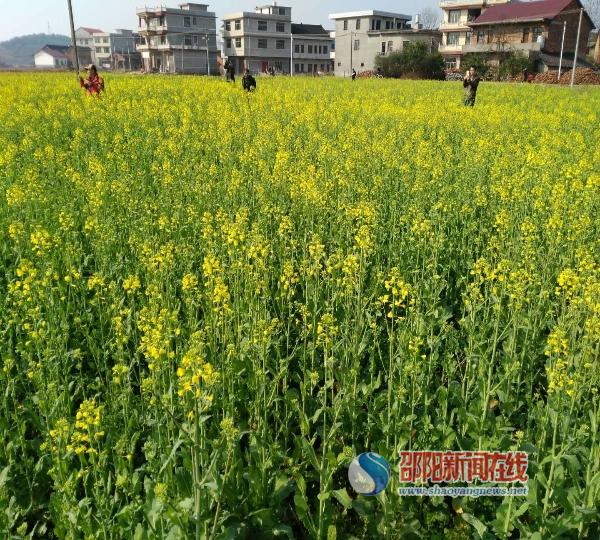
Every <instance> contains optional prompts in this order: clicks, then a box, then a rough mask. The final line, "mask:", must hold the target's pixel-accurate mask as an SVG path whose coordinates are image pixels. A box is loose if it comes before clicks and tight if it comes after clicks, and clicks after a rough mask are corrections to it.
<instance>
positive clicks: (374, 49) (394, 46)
mask: <svg viewBox="0 0 600 540" xmlns="http://www.w3.org/2000/svg"><path fill="white" fill-rule="evenodd" d="M329 18H330V19H332V20H334V21H335V74H336V75H338V76H348V75H350V73H351V72H352V69H355V70H356V71H357V72H361V71H372V70H374V69H375V59H376V57H377V56H378V55H382V54H383V55H386V54H389V53H391V52H396V51H402V50H403V48H404V46H405V45H406V44H407V43H410V42H415V41H424V42H425V43H427V44H428V45H429V47H430V50H431V51H432V52H434V51H436V50H437V48H438V44H439V42H440V38H441V35H440V33H439V32H438V31H436V30H423V29H421V28H419V26H418V25H414V27H413V25H411V24H410V21H411V18H412V17H411V16H410V15H402V14H400V13H390V12H387V11H378V10H369V11H352V12H347V13H334V14H332V15H329Z"/></svg>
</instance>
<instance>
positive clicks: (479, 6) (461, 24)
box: [439, 0, 510, 68]
mask: <svg viewBox="0 0 600 540" xmlns="http://www.w3.org/2000/svg"><path fill="white" fill-rule="evenodd" d="M509 1H510V0H487V1H486V0H442V1H441V2H440V7H441V8H442V10H443V12H444V17H443V20H442V24H441V25H440V31H441V32H442V43H441V44H440V49H439V52H440V53H441V54H442V56H443V57H444V60H445V62H446V67H447V68H453V67H457V68H458V67H461V66H460V61H461V57H462V56H463V55H464V54H467V53H468V52H469V48H470V45H471V44H473V43H475V42H476V41H477V36H473V35H472V30H471V28H470V27H469V26H468V24H469V23H470V22H472V21H474V20H475V19H476V18H477V17H479V15H481V13H482V10H485V8H487V7H490V6H494V5H497V4H506V3H508V2H509Z"/></svg>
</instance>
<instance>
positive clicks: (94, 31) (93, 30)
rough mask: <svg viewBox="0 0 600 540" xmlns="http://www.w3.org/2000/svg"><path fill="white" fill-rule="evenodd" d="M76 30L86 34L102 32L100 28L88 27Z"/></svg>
mask: <svg viewBox="0 0 600 540" xmlns="http://www.w3.org/2000/svg"><path fill="white" fill-rule="evenodd" d="M78 30H85V31H86V32H87V33H88V34H101V33H102V30H100V28H90V27H89V26H82V27H81V28H78Z"/></svg>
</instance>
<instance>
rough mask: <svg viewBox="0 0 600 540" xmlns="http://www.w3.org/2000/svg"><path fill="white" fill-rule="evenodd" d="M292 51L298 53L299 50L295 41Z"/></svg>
mask: <svg viewBox="0 0 600 540" xmlns="http://www.w3.org/2000/svg"><path fill="white" fill-rule="evenodd" d="M294 52H295V53H299V52H300V45H298V44H297V43H296V45H294Z"/></svg>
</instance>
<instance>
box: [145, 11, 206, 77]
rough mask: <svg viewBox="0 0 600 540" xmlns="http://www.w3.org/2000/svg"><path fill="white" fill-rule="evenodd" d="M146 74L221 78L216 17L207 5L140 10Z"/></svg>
mask: <svg viewBox="0 0 600 540" xmlns="http://www.w3.org/2000/svg"><path fill="white" fill-rule="evenodd" d="M137 15H138V20H139V27H138V29H139V34H140V42H139V43H138V44H137V50H138V51H139V52H140V53H141V55H142V62H143V65H144V69H145V70H146V71H156V72H162V73H201V74H207V75H216V74H218V66H217V25H216V15H215V13H214V12H212V11H208V4H192V3H186V4H180V5H179V8H168V7H165V6H159V7H155V8H149V7H144V8H140V9H138V10H137Z"/></svg>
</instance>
